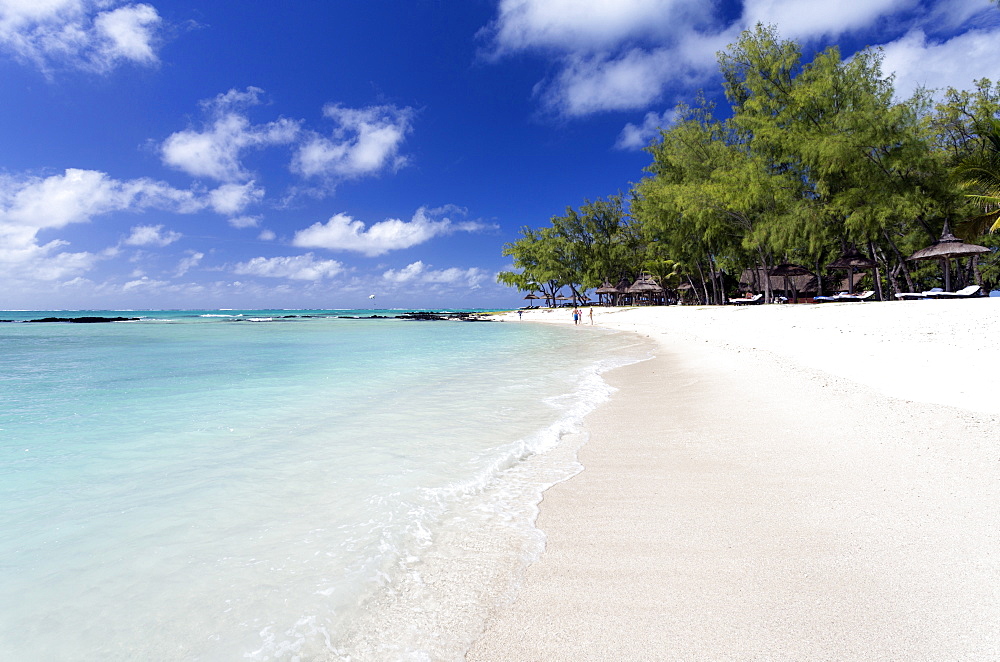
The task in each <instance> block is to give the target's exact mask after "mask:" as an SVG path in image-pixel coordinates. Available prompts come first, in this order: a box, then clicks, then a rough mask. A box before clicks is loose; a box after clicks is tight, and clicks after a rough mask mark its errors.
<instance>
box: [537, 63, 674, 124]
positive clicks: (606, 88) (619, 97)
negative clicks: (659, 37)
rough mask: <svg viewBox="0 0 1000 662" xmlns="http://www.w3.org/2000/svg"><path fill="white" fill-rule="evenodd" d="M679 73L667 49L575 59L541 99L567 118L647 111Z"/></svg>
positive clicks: (547, 88) (545, 91)
mask: <svg viewBox="0 0 1000 662" xmlns="http://www.w3.org/2000/svg"><path fill="white" fill-rule="evenodd" d="M677 72H678V62H677V60H676V58H675V56H674V54H672V53H671V52H670V51H668V50H666V49H657V50H654V51H645V50H642V49H633V50H631V51H629V52H628V53H625V54H623V55H619V56H617V57H613V58H609V57H607V56H606V55H598V56H592V57H584V58H575V57H574V58H570V59H569V60H568V61H567V63H566V65H565V67H564V68H563V70H562V72H561V73H560V74H559V75H558V76H557V78H556V80H555V81H554V82H553V83H552V84H550V85H549V86H548V87H546V88H545V90H544V92H543V93H542V98H543V102H544V103H545V105H546V106H547V107H548V108H551V109H553V110H556V111H558V112H560V113H561V114H563V115H567V116H579V115H590V114H593V113H596V112H602V111H609V110H630V109H633V108H645V107H646V106H648V105H649V104H651V103H652V102H654V101H656V100H657V99H659V98H660V97H661V96H662V95H663V91H664V88H665V87H666V85H667V83H668V82H669V81H671V80H673V78H674V75H675V73H677Z"/></svg>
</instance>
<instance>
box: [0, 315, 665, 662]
mask: <svg viewBox="0 0 1000 662" xmlns="http://www.w3.org/2000/svg"><path fill="white" fill-rule="evenodd" d="M397 312H398V311H228V310H227V311H141V312H136V311H125V312H121V311H98V312H94V311H86V312H66V311H60V312H44V311H42V312H39V311H32V312H0V319H8V320H27V319H36V318H41V317H48V316H54V317H79V316H84V315H94V316H105V317H111V316H122V317H138V318H140V320H139V321H137V322H116V323H105V324H67V323H18V322H13V323H0V531H2V532H3V533H2V535H0V595H2V596H3V600H0V659H3V660H102V661H106V660H348V659H349V660H354V661H359V660H380V661H381V660H458V659H461V658H462V656H463V654H464V651H465V650H466V648H467V646H468V645H469V644H470V643H471V642H472V641H473V640H474V639H475V637H476V636H477V635H478V634H479V632H480V631H481V629H482V626H483V621H484V618H485V616H486V613H487V610H488V609H489V607H490V606H491V605H493V604H495V603H497V602H498V601H501V600H503V599H505V598H507V597H509V596H510V595H511V594H512V591H514V590H515V589H516V587H517V583H518V581H519V579H520V577H521V575H522V573H523V571H524V569H525V568H526V566H527V564H529V563H530V562H531V561H532V560H533V559H534V558H537V555H538V554H539V553H540V551H541V550H542V548H543V544H544V539H543V536H542V534H541V533H540V532H538V531H537V530H536V529H534V527H533V521H534V517H535V515H536V512H537V511H536V506H537V503H538V501H539V499H540V497H541V492H542V491H543V490H544V489H545V488H546V487H548V486H550V485H552V484H553V483H555V482H558V481H561V480H564V479H566V478H567V477H569V476H572V475H573V474H574V473H575V472H577V471H578V470H579V465H578V464H577V462H576V451H577V449H578V448H579V446H580V444H581V443H583V441H584V437H583V434H582V428H581V427H580V422H581V420H582V417H583V416H584V415H585V414H586V413H588V412H589V411H591V410H592V409H593V408H594V407H595V406H596V405H597V404H599V403H600V402H602V401H604V400H606V399H607V398H608V397H609V395H610V389H609V387H608V386H607V385H606V384H605V383H604V381H603V380H602V379H601V373H602V372H604V371H606V370H607V369H609V368H612V367H615V366H618V365H623V364H625V363H629V362H634V361H636V360H641V359H642V358H643V357H644V356H645V354H646V347H645V346H644V345H642V344H640V343H639V342H638V341H637V340H636V338H635V337H633V336H631V335H628V334H622V333H615V332H610V331H605V330H602V329H596V328H590V327H573V326H571V325H568V326H561V325H560V326H553V325H541V324H537V325H532V324H528V323H523V324H522V323H516V322H509V323H467V322H458V321H447V322H417V321H404V320H393V319H374V320H373V319H341V318H340V317H339V316H341V315H346V316H351V317H363V316H367V315H371V314H383V315H393V314H396V313H397Z"/></svg>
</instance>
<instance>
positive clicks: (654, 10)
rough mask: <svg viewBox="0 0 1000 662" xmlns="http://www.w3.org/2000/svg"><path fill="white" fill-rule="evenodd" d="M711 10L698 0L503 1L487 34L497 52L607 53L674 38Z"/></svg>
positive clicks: (707, 5) (709, 5) (708, 4)
mask: <svg viewBox="0 0 1000 662" xmlns="http://www.w3.org/2000/svg"><path fill="white" fill-rule="evenodd" d="M710 8H711V4H710V3H706V2H700V1H698V0H616V1H615V2H607V0H501V2H500V4H499V7H498V11H497V18H496V20H495V21H494V22H493V23H492V24H491V25H490V27H489V28H488V30H487V32H489V33H492V36H493V39H494V48H495V49H497V51H498V52H500V53H507V52H516V51H521V50H528V49H536V48H546V49H555V50H564V51H576V52H581V51H595V50H607V49H609V48H614V47H616V46H618V45H619V44H620V43H621V42H622V41H624V40H629V39H637V38H642V37H646V38H649V37H654V38H660V39H662V38H664V37H666V36H669V35H671V34H675V33H676V32H678V31H680V30H683V29H685V28H686V27H688V26H690V25H691V24H692V23H696V22H699V21H701V20H704V19H705V18H707V15H708V12H709V10H710Z"/></svg>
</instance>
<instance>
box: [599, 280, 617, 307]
mask: <svg viewBox="0 0 1000 662" xmlns="http://www.w3.org/2000/svg"><path fill="white" fill-rule="evenodd" d="M594 291H595V292H596V293H597V300H598V301H599V302H600V305H602V306H617V305H618V297H619V296H621V293H622V291H621V290H620V289H619V288H618V287H616V286H615V285H612V284H611V282H610V281H607V280H605V281H604V282H603V283H601V286H600V287H599V288H597V289H596V290H594Z"/></svg>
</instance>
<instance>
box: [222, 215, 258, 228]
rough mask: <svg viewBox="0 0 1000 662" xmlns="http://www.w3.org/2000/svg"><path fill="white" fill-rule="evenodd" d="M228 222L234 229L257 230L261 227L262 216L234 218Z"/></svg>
mask: <svg viewBox="0 0 1000 662" xmlns="http://www.w3.org/2000/svg"><path fill="white" fill-rule="evenodd" d="M228 222H229V225H231V226H233V227H234V228H240V229H243V228H255V227H257V226H259V225H260V216H234V217H233V218H230V219H229V221H228Z"/></svg>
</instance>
